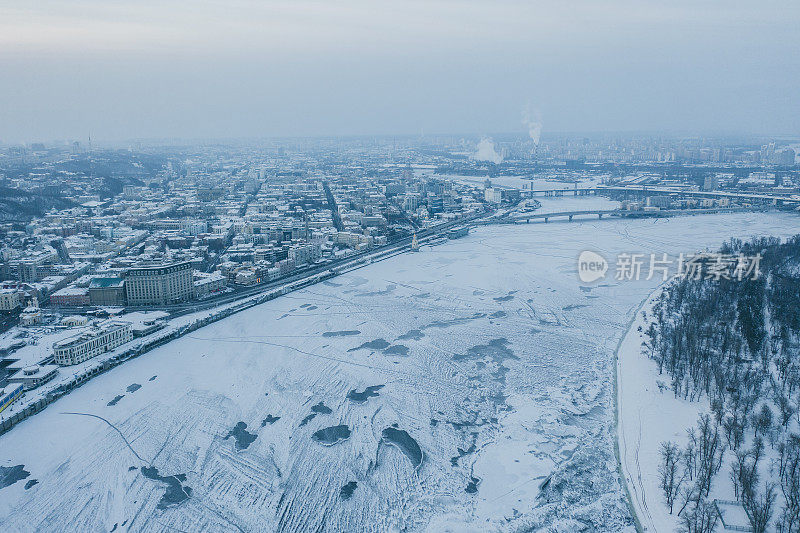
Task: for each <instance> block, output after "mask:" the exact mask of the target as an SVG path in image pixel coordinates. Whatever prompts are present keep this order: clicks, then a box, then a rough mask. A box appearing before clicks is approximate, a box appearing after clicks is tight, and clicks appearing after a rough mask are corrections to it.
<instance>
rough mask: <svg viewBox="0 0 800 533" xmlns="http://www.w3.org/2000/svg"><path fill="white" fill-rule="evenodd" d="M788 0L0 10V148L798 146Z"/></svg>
mask: <svg viewBox="0 0 800 533" xmlns="http://www.w3.org/2000/svg"><path fill="white" fill-rule="evenodd" d="M798 28H800V2H797V1H796V0H772V1H770V0H767V1H757V2H756V1H749V2H744V1H738V0H733V1H727V2H712V1H705V0H692V1H686V0H678V1H672V2H644V1H610V2H599V1H571V2H563V1H552V2H541V1H533V2H525V1H513V0H501V1H491V2H490V1H484V2H478V1H469V0H467V1H461V2H457V1H450V0H444V1H442V0H427V1H417V0H404V1H402V2H400V1H397V2H395V1H386V2H383V1H379V2H376V1H366V0H356V1H344V2H325V1H318V2H317V1H307V0H292V1H264V2H250V1H243V0H228V1H188V0H186V1H171V0H160V1H154V0H143V1H137V2H133V1H124V0H112V1H109V0H103V1H100V0H76V1H71V2H63V1H54V0H38V1H36V2H29V1H20V0H5V1H4V2H2V4H0V142H3V143H18V142H30V141H50V140H56V139H80V140H85V139H87V138H88V137H89V136H90V135H91V136H92V138H93V139H96V140H98V141H113V140H125V139H133V138H171V137H180V138H187V139H192V138H236V137H267V136H308V135H372V134H417V135H418V134H420V133H423V132H424V133H425V134H434V133H474V134H478V135H484V134H485V135H491V134H493V133H496V132H519V133H520V134H527V133H528V131H529V129H531V131H533V129H535V126H534V127H532V128H529V122H528V119H527V117H536V119H537V122H541V129H542V132H543V135H547V134H548V132H553V131H584V132H591V131H637V130H638V131H649V132H654V131H665V132H692V133H720V132H724V133H754V134H771V135H797V134H800V119H799V118H798V117H800V91H799V90H798V88H800V83H799V82H800V31H798Z"/></svg>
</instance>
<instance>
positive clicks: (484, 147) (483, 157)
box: [472, 137, 503, 164]
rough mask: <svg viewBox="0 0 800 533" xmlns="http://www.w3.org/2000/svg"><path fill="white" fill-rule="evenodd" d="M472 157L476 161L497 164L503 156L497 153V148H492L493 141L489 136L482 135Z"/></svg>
mask: <svg viewBox="0 0 800 533" xmlns="http://www.w3.org/2000/svg"><path fill="white" fill-rule="evenodd" d="M472 159H475V160H476V161H491V162H492V163H495V164H498V163H501V162H502V161H503V156H501V155H500V154H498V153H497V150H495V149H494V141H492V140H491V139H490V138H489V137H484V138H483V139H481V142H479V143H478V150H477V151H476V152H475V155H473V156H472Z"/></svg>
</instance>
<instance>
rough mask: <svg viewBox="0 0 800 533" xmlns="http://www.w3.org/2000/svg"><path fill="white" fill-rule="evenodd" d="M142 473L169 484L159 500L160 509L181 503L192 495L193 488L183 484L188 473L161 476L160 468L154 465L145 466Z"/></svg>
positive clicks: (149, 477)
mask: <svg viewBox="0 0 800 533" xmlns="http://www.w3.org/2000/svg"><path fill="white" fill-rule="evenodd" d="M142 475H143V476H144V477H146V478H147V479H152V480H153V481H160V482H161V483H166V484H167V490H166V491H164V495H163V496H161V500H160V501H159V502H158V506H157V508H158V509H166V508H167V507H171V506H173V505H179V504H181V503H183V502H184V501H186V500H188V499H189V498H190V497H191V496H192V489H191V487H189V486H186V485H184V484H183V482H184V481H186V474H175V475H174V476H161V475H159V473H158V468H156V467H154V466H143V467H142Z"/></svg>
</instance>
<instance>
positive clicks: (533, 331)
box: [531, 328, 542, 335]
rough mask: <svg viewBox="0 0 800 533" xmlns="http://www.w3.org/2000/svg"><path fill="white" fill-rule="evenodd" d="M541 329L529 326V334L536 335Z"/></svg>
mask: <svg viewBox="0 0 800 533" xmlns="http://www.w3.org/2000/svg"><path fill="white" fill-rule="evenodd" d="M541 332H542V330H540V329H538V328H531V335H536V334H537V333H541Z"/></svg>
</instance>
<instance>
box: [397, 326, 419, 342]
mask: <svg viewBox="0 0 800 533" xmlns="http://www.w3.org/2000/svg"><path fill="white" fill-rule="evenodd" d="M424 336H425V334H424V333H422V332H421V331H420V330H418V329H412V330H411V331H409V332H408V333H403V334H402V335H400V336H399V337H397V340H399V341H405V340H409V339H411V340H412V341H418V340H420V339H421V338H422V337H424Z"/></svg>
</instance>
